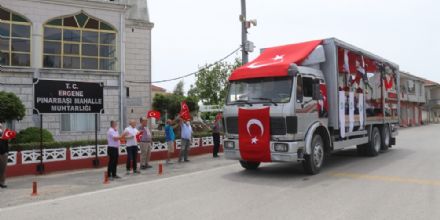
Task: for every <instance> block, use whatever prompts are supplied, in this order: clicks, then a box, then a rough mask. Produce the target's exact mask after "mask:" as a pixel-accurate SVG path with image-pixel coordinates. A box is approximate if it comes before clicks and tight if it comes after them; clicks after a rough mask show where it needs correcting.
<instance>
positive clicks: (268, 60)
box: [229, 40, 322, 81]
mask: <svg viewBox="0 0 440 220" xmlns="http://www.w3.org/2000/svg"><path fill="white" fill-rule="evenodd" d="M321 42H322V40H315V41H308V42H304V43H298V44H289V45H284V46H279V47H272V48H267V49H265V50H264V52H263V53H261V54H260V56H258V57H257V58H256V59H255V60H253V61H252V62H249V63H247V64H246V65H244V66H242V67H240V68H237V69H236V70H235V71H234V72H233V73H232V74H231V76H230V77H229V81H234V80H241V79H250V78H264V77H282V76H287V74H288V73H287V70H288V69H289V67H290V64H292V63H296V64H301V63H302V61H304V59H306V58H307V56H309V54H310V53H311V52H312V51H313V50H314V49H315V48H316V47H317V46H318V45H319V44H321Z"/></svg>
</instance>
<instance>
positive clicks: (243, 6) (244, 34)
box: [240, 0, 249, 64]
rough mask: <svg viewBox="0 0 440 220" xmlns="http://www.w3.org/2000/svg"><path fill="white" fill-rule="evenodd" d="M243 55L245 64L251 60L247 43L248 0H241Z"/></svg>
mask: <svg viewBox="0 0 440 220" xmlns="http://www.w3.org/2000/svg"><path fill="white" fill-rule="evenodd" d="M240 21H241V56H242V62H243V64H245V63H247V62H248V61H249V54H248V52H247V50H246V44H247V41H248V40H247V24H246V22H247V18H246V0H241V16H240Z"/></svg>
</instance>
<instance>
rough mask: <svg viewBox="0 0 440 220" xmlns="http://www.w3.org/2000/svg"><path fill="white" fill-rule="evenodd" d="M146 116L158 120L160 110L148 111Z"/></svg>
mask: <svg viewBox="0 0 440 220" xmlns="http://www.w3.org/2000/svg"><path fill="white" fill-rule="evenodd" d="M147 118H155V119H157V120H159V119H160V112H159V111H154V110H151V111H148V113H147Z"/></svg>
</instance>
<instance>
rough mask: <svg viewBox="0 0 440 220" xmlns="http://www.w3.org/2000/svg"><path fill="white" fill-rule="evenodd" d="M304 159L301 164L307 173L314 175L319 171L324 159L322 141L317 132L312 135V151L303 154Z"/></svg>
mask: <svg viewBox="0 0 440 220" xmlns="http://www.w3.org/2000/svg"><path fill="white" fill-rule="evenodd" d="M304 159H305V160H304V161H303V163H302V164H303V167H304V171H305V172H306V173H307V174H310V175H314V174H317V173H319V171H320V169H321V167H322V165H323V164H324V159H325V151H324V141H323V140H322V137H321V136H320V135H319V134H315V135H313V138H312V153H311V154H310V155H304Z"/></svg>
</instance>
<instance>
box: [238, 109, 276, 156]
mask: <svg viewBox="0 0 440 220" xmlns="http://www.w3.org/2000/svg"><path fill="white" fill-rule="evenodd" d="M269 111H270V109H269V108H262V109H242V108H240V109H239V110H238V139H239V143H240V154H241V157H242V159H243V160H245V161H253V162H270V161H271V156H270V114H269Z"/></svg>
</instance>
